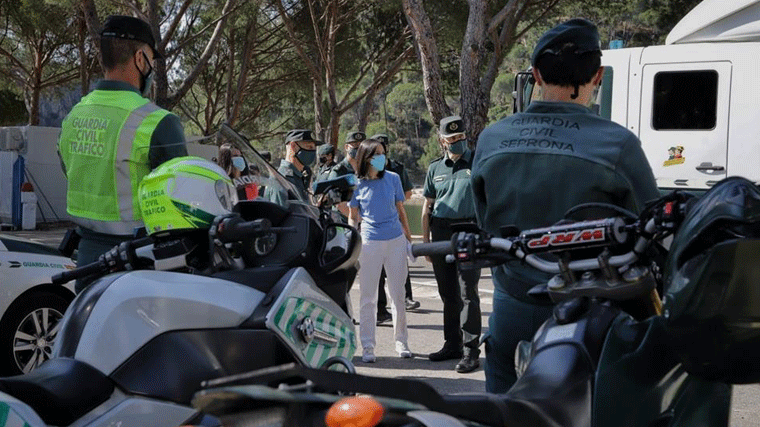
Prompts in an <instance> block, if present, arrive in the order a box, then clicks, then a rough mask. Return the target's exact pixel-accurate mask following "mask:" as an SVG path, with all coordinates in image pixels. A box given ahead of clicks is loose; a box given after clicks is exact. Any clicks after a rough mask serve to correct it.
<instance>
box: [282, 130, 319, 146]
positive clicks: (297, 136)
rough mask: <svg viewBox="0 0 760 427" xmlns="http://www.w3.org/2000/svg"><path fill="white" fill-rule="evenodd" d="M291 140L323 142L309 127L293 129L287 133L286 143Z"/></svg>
mask: <svg viewBox="0 0 760 427" xmlns="http://www.w3.org/2000/svg"><path fill="white" fill-rule="evenodd" d="M289 142H314V143H316V144H317V145H320V144H322V141H317V140H316V138H314V135H312V134H311V131H310V130H308V129H293V130H291V131H290V132H288V134H287V135H285V143H286V144H287V143H289Z"/></svg>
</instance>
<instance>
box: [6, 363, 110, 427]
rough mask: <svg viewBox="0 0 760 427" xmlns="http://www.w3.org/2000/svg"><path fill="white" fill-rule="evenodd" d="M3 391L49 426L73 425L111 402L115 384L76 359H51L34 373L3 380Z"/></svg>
mask: <svg viewBox="0 0 760 427" xmlns="http://www.w3.org/2000/svg"><path fill="white" fill-rule="evenodd" d="M0 391H2V392H4V393H7V394H9V395H11V396H13V397H15V398H16V399H18V400H20V401H22V402H24V403H26V404H27V405H29V406H30V407H31V408H32V409H34V411H35V412H36V413H37V415H39V416H40V418H42V420H43V421H45V423H46V424H49V425H55V426H65V425H69V424H71V423H73V422H74V421H76V420H77V419H79V418H80V417H82V416H83V415H85V414H86V413H88V412H90V411H91V410H92V409H94V408H95V407H97V406H98V405H100V404H101V403H103V402H105V401H106V400H108V398H109V397H110V396H111V394H112V393H113V391H114V385H113V382H112V381H111V380H110V379H109V378H108V377H107V376H105V375H104V374H103V373H101V372H100V371H98V370H97V369H95V368H93V367H92V366H90V365H88V364H86V363H84V362H80V361H78V360H74V359H68V358H56V359H50V360H48V361H47V362H45V363H43V364H42V365H41V366H40V367H38V368H37V369H35V370H33V371H32V372H30V373H28V374H24V375H18V376H15V377H7V378H0Z"/></svg>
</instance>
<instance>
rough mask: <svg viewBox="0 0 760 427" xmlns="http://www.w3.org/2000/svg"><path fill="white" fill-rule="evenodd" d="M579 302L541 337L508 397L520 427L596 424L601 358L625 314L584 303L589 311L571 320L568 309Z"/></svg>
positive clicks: (552, 321) (556, 314) (560, 308)
mask: <svg viewBox="0 0 760 427" xmlns="http://www.w3.org/2000/svg"><path fill="white" fill-rule="evenodd" d="M579 300H581V299H579V298H577V299H575V300H569V301H566V302H564V303H561V304H559V305H558V306H557V307H555V310H554V315H553V316H552V317H551V318H550V319H549V320H548V321H547V322H546V323H544V325H543V326H542V327H541V328H540V329H539V330H538V332H536V335H535V337H534V339H533V342H532V344H531V352H530V361H529V362H528V364H527V367H526V368H525V372H524V373H523V374H522V375H521V376H520V378H518V379H517V382H516V383H515V384H514V385H513V386H512V388H510V389H509V391H508V392H507V393H506V394H505V395H504V400H505V403H506V404H507V405H508V407H509V411H508V413H509V416H510V419H511V420H513V422H514V423H516V424H522V423H521V420H525V419H530V423H529V424H530V425H533V426H542V427H543V426H546V427H549V426H563V427H583V426H589V425H590V424H591V417H592V414H591V407H592V391H593V386H594V371H595V370H596V367H597V363H598V357H597V355H598V354H599V351H600V348H601V345H602V343H603V342H604V336H605V335H606V334H607V330H608V329H609V325H610V324H611V323H612V322H613V321H614V319H615V318H616V317H617V316H618V315H619V313H620V311H619V310H618V309H616V308H612V307H609V306H606V305H602V304H598V303H595V302H589V301H588V300H585V299H584V300H582V301H584V302H585V303H584V304H581V306H582V307H583V309H582V310H580V309H579V310H575V311H574V315H573V317H572V318H570V317H568V314H567V310H563V308H564V307H565V306H570V305H578V304H577V302H579ZM526 417H528V418H526ZM508 425H511V424H508ZM526 425H527V424H526Z"/></svg>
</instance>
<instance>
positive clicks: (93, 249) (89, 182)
mask: <svg viewBox="0 0 760 427" xmlns="http://www.w3.org/2000/svg"><path fill="white" fill-rule="evenodd" d="M100 55H101V59H102V62H103V67H104V73H105V79H104V80H102V81H100V82H99V83H98V84H97V86H96V88H95V90H94V91H92V92H90V93H89V94H88V95H86V96H85V97H83V98H82V100H81V101H79V103H78V104H76V105H75V106H74V108H73V109H72V110H71V112H70V113H69V114H68V115H67V116H66V118H65V119H64V121H63V124H62V125H61V137H60V140H59V142H58V151H59V153H60V156H61V161H62V164H63V167H64V172H65V174H66V178H67V180H68V189H67V192H66V211H67V212H68V213H69V215H71V217H72V218H73V220H74V222H76V223H77V225H78V226H79V229H78V231H79V234H80V235H81V237H82V239H81V241H80V243H79V256H78V259H77V263H78V265H85V264H89V263H91V262H94V261H96V260H97V259H98V257H99V256H100V255H101V254H103V253H104V252H106V251H108V250H110V249H111V248H112V247H113V246H115V245H117V244H119V243H121V242H123V241H125V240H128V239H130V238H132V236H133V231H134V229H135V228H139V227H142V225H143V224H142V220H141V214H140V209H139V205H138V201H137V189H138V186H139V184H140V180H141V179H142V178H143V177H144V176H145V175H147V174H148V173H149V172H150V171H151V170H152V169H154V168H156V167H157V166H158V165H160V164H161V163H163V162H165V161H167V160H169V159H172V158H174V157H181V156H187V148H186V146H185V135H184V132H183V130H182V124H181V123H180V120H179V117H177V116H176V115H174V114H172V113H170V112H169V111H167V110H164V109H162V108H160V107H158V106H157V105H155V104H153V103H152V102H150V100H148V99H147V98H146V97H147V96H148V94H149V92H150V88H151V82H152V81H153V64H154V61H155V59H156V58H159V57H160V55H159V53H158V51H156V42H155V39H154V38H153V33H152V32H151V29H150V26H149V25H148V24H147V23H146V22H144V21H142V20H140V19H137V18H133V17H131V16H109V17H108V18H107V19H106V21H105V23H104V24H103V30H102V31H101V33H100ZM87 284H88V281H87V280H79V281H77V284H76V291H77V292H80V291H82V289H84V287H85V286H86V285H87Z"/></svg>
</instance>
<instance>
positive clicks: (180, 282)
mask: <svg viewBox="0 0 760 427" xmlns="http://www.w3.org/2000/svg"><path fill="white" fill-rule="evenodd" d="M111 279H112V277H111V276H107V277H106V278H104V279H103V280H111ZM178 289H179V290H181V292H178ZM85 295H86V294H85V293H83V294H82V296H80V297H78V298H77V299H75V300H74V304H73V306H72V308H71V309H69V311H67V314H66V316H64V318H65V319H67V318H69V319H71V318H77V317H79V316H80V315H82V316H86V322H85V324H84V325H83V326H82V327H81V334H80V336H79V338H78V339H77V341H76V343H71V342H68V341H67V338H69V337H70V336H71V337H72V338H74V337H75V334H71V335H70V336H69V335H63V336H61V337H60V338H59V339H58V340H57V341H56V344H55V347H56V348H55V349H54V352H53V357H62V354H61V353H62V352H61V351H60V349H71V348H75V349H76V350H75V352H74V355H73V356H74V358H75V359H77V360H80V361H82V362H85V363H88V364H90V365H91V366H93V367H94V368H96V369H98V370H100V371H101V372H103V373H104V374H106V375H110V374H111V373H112V372H113V371H114V370H115V369H116V368H117V367H119V366H120V365H122V364H123V363H124V362H125V361H126V360H127V359H129V358H130V357H131V356H132V355H133V354H134V353H135V352H137V350H138V349H139V348H140V347H142V346H143V345H145V344H146V343H147V342H149V341H150V340H152V339H153V338H155V337H157V336H158V335H161V334H163V333H165V332H168V331H174V330H189V329H222V328H235V327H237V326H239V325H240V324H241V323H243V321H245V319H247V318H248V317H249V316H250V315H251V313H253V311H254V309H255V308H256V306H257V305H258V304H259V303H260V302H261V300H262V299H263V298H264V293H262V292H260V291H257V290H255V289H253V288H250V287H247V286H243V285H240V284H237V283H232V282H228V281H224V280H221V279H215V278H210V277H204V276H197V275H189V274H183V273H174V272H167V271H132V272H128V273H124V274H120V275H118V276H117V277H116V278H115V279H113V281H112V283H110V285H109V286H108V287H107V288H106V289H105V290H104V291H103V292H102V294H101V295H100V296H99V298H98V299H97V300H96V301H95V302H94V303H93V304H79V303H78V300H79V299H80V298H82V297H84V296H85ZM72 309H73V310H74V311H72ZM77 309H86V310H88V312H89V313H79V312H77V311H76V310H77ZM69 322H72V321H69Z"/></svg>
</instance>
